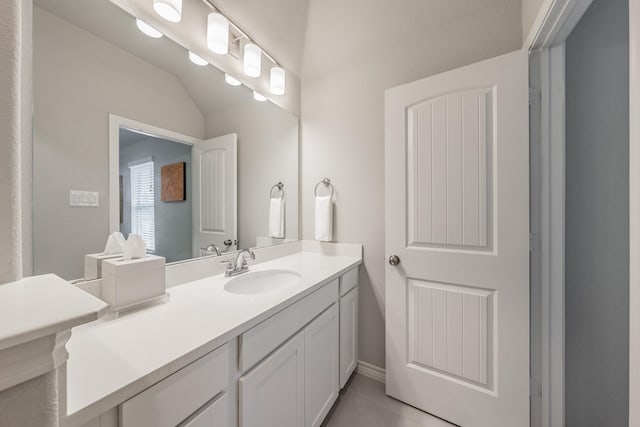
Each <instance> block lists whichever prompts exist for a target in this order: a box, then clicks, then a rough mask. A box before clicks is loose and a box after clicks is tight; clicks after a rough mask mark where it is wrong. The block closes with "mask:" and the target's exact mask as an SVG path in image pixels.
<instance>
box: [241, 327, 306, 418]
mask: <svg viewBox="0 0 640 427" xmlns="http://www.w3.org/2000/svg"><path fill="white" fill-rule="evenodd" d="M304 342H305V338H304V331H302V332H299V333H298V334H297V335H296V336H294V337H293V338H291V339H290V340H289V341H287V342H286V343H285V344H284V345H283V346H282V347H280V348H279V349H278V350H276V351H275V352H274V353H272V354H271V355H270V356H269V357H267V358H266V359H265V360H264V361H263V362H262V363H260V364H259V365H258V366H256V367H255V368H253V369H252V370H251V371H249V373H248V374H246V375H245V376H243V377H241V378H240V381H239V382H240V398H239V414H240V422H239V425H240V427H302V426H303V425H304V382H305V378H304V353H305V348H304Z"/></svg>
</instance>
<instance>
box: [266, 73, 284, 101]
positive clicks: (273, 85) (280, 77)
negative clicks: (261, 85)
mask: <svg viewBox="0 0 640 427" xmlns="http://www.w3.org/2000/svg"><path fill="white" fill-rule="evenodd" d="M284 76H285V74H284V68H282V67H273V68H271V75H270V79H269V86H270V89H271V93H272V94H274V95H284V86H285V84H284V83H285V77H284Z"/></svg>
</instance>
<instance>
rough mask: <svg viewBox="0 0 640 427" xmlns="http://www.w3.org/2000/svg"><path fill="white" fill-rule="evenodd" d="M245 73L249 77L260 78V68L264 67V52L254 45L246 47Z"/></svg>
mask: <svg viewBox="0 0 640 427" xmlns="http://www.w3.org/2000/svg"><path fill="white" fill-rule="evenodd" d="M243 64H244V67H243V68H244V73H245V74H246V75H247V76H249V77H258V76H260V67H261V65H262V50H260V47H259V46H258V45H256V44H253V43H247V44H246V45H244V61H243Z"/></svg>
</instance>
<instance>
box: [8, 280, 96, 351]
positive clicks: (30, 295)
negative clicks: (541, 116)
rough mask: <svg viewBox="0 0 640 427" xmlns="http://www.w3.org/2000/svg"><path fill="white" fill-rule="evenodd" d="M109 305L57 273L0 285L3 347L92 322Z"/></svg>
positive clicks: (13, 345) (16, 344)
mask: <svg viewBox="0 0 640 427" xmlns="http://www.w3.org/2000/svg"><path fill="white" fill-rule="evenodd" d="M107 307H108V306H107V304H105V303H104V302H103V301H101V300H99V299H98V298H95V297H93V296H91V295H89V294H87V293H86V292H83V291H81V290H80V289H77V288H76V287H75V286H73V285H71V284H70V283H69V282H67V281H65V280H64V279H62V278H60V277H58V276H56V275H55V274H44V275H41V276H33V277H27V278H25V279H22V280H19V281H17V282H12V283H7V284H5V285H0V350H4V349H8V348H11V347H15V346H18V345H20V344H24V343H26V342H30V341H35V340H37V339H39V338H42V337H45V336H48V335H54V334H57V333H59V332H63V331H66V330H69V329H71V328H73V327H75V326H78V325H81V324H83V323H87V322H92V321H94V320H96V319H97V318H98V317H99V316H100V315H101V314H102V313H103V312H104V311H105V310H106V309H107Z"/></svg>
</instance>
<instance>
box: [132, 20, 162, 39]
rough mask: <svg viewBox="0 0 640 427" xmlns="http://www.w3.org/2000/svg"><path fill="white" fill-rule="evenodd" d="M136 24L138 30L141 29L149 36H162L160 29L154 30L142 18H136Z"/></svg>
mask: <svg viewBox="0 0 640 427" xmlns="http://www.w3.org/2000/svg"><path fill="white" fill-rule="evenodd" d="M136 26H137V27H138V29H139V30H140V31H142V32H143V33H144V34H146V35H148V36H149V37H153V38H154V39H159V38H160V37H162V33H161V32H160V31H158V30H156V29H155V28H153V27H152V26H151V25H149V24H147V23H146V22H144V21H143V20H142V19H138V18H136Z"/></svg>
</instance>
